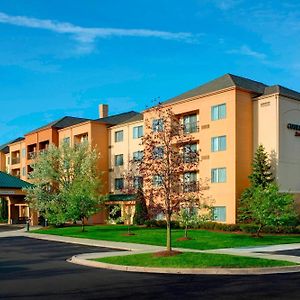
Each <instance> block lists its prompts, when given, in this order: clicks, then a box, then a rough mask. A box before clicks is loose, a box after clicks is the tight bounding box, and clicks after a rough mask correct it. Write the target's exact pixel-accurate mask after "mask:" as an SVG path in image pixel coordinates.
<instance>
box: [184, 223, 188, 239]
mask: <svg viewBox="0 0 300 300" xmlns="http://www.w3.org/2000/svg"><path fill="white" fill-rule="evenodd" d="M187 230H188V227H187V225H185V228H184V237H185V238H186V239H187V237H188V232H187Z"/></svg>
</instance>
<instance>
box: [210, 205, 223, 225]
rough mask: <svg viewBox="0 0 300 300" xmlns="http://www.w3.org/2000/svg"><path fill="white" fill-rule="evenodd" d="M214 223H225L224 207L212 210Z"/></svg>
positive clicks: (216, 207)
mask: <svg viewBox="0 0 300 300" xmlns="http://www.w3.org/2000/svg"><path fill="white" fill-rule="evenodd" d="M213 218H214V221H220V222H226V206H215V207H214V208H213Z"/></svg>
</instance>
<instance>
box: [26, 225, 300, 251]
mask: <svg viewBox="0 0 300 300" xmlns="http://www.w3.org/2000/svg"><path fill="white" fill-rule="evenodd" d="M32 232H35V233H41V234H43V233H44V234H53V235H59V236H69V237H76V238H87V239H94V240H105V241H115V242H127V243H139V244H148V245H156V246H164V245H165V244H166V230H165V229H159V228H144V227H137V226H132V232H133V233H134V235H132V236H126V235H125V234H126V232H127V226H123V225H94V226H87V227H86V231H85V232H81V228H80V227H79V226H71V227H64V228H49V229H39V230H35V231H32ZM183 235H184V231H183V230H182V229H174V230H172V246H173V247H178V248H190V249H198V250H207V249H220V248H233V247H252V246H253V247H254V246H264V245H276V244H289V243H300V235H264V237H262V238H254V237H251V236H249V235H247V234H241V233H225V232H213V231H208V230H190V231H189V237H191V238H192V239H191V240H186V241H177V239H178V238H181V237H183Z"/></svg>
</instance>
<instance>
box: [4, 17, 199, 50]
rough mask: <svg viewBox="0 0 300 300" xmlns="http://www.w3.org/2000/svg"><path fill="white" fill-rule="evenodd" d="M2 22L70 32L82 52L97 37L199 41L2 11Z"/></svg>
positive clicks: (90, 47) (178, 34) (182, 35)
mask: <svg viewBox="0 0 300 300" xmlns="http://www.w3.org/2000/svg"><path fill="white" fill-rule="evenodd" d="M0 23H4V24H10V25H15V26H22V27H29V28H37V29H44V30H49V31H52V32H56V33H61V34H69V35H71V36H72V38H73V39H74V40H76V41H77V42H78V43H79V46H78V48H77V50H78V51H79V52H81V53H89V52H92V51H93V50H94V45H93V44H94V42H95V40H96V39H97V38H108V37H144V38H147V37H152V38H159V39H164V40H175V41H182V42H187V43H195V42H197V35H193V34H192V33H189V32H169V31H159V30H149V29H123V28H101V27H81V26H77V25H74V24H71V23H65V22H58V21H55V20H42V19H36V18H30V17H26V16H12V15H7V14H5V13H3V12H0Z"/></svg>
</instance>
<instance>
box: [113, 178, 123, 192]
mask: <svg viewBox="0 0 300 300" xmlns="http://www.w3.org/2000/svg"><path fill="white" fill-rule="evenodd" d="M123 188H124V179H123V178H115V190H118V191H120V190H122V189H123Z"/></svg>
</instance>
